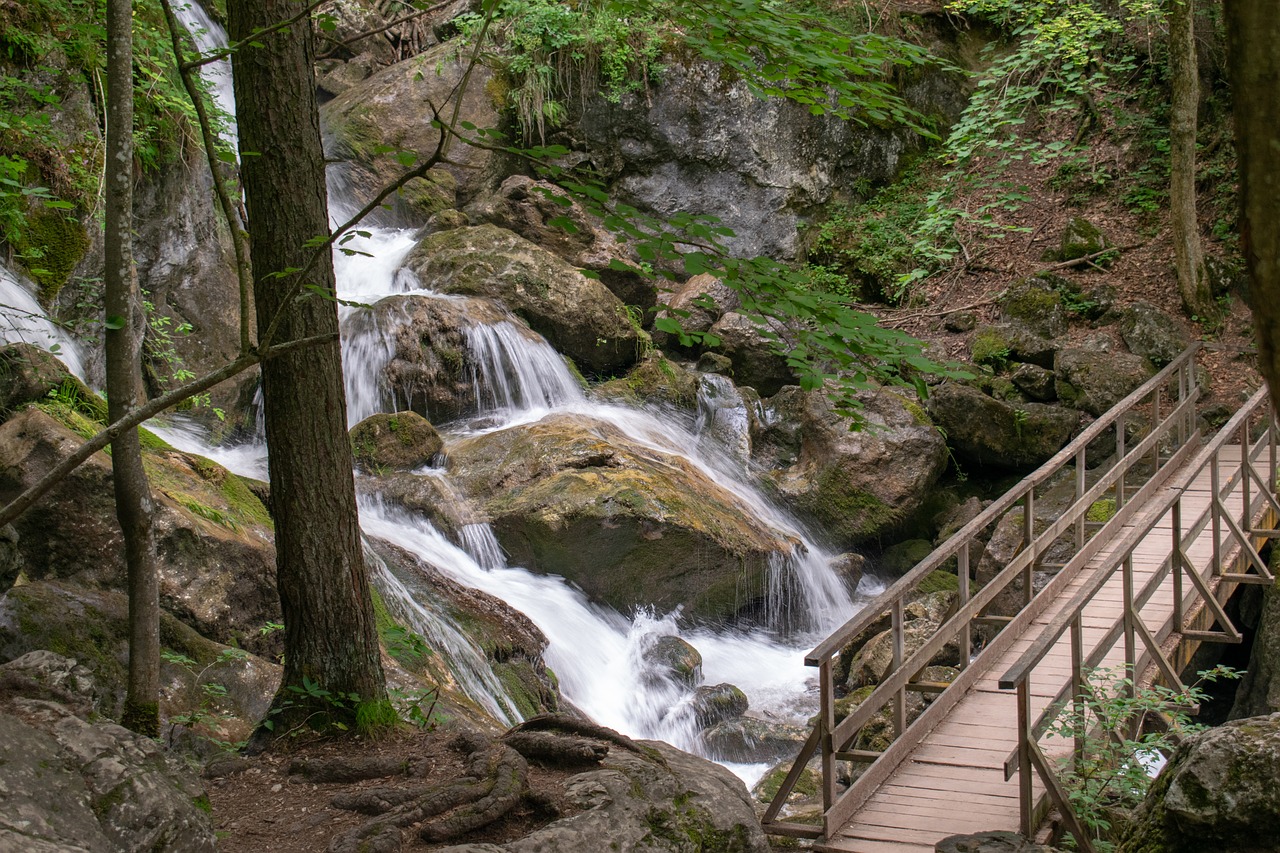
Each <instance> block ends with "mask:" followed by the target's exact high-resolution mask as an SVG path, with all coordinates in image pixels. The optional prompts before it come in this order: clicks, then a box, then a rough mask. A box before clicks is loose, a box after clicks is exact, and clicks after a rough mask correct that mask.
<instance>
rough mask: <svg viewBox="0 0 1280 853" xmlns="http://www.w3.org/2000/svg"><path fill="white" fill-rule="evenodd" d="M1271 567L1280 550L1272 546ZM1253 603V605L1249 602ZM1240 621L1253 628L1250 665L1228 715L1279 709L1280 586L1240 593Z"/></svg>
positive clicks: (1243, 715) (1278, 558) (1250, 713)
mask: <svg viewBox="0 0 1280 853" xmlns="http://www.w3.org/2000/svg"><path fill="white" fill-rule="evenodd" d="M1271 553H1272V560H1271V566H1272V571H1275V569H1276V568H1277V562H1278V560H1280V551H1277V550H1275V549H1273V550H1272V552H1271ZM1249 605H1253V606H1249ZM1240 610H1241V614H1240V615H1241V622H1243V623H1244V624H1245V626H1246V627H1249V628H1253V629H1254V630H1255V634H1254V639H1253V649H1252V650H1251V651H1250V652H1249V666H1248V669H1246V670H1245V673H1244V677H1243V678H1242V679H1241V680H1240V687H1239V689H1237V690H1236V699H1235V703H1234V704H1233V705H1232V707H1231V717H1232V718H1233V719H1235V718H1239V717H1256V716H1260V715H1263V714H1274V713H1276V712H1277V711H1280V588H1278V587H1276V585H1275V584H1272V585H1271V586H1268V587H1266V588H1264V589H1262V590H1260V591H1254V590H1252V589H1250V590H1246V591H1245V593H1244V595H1242V596H1241V608H1240Z"/></svg>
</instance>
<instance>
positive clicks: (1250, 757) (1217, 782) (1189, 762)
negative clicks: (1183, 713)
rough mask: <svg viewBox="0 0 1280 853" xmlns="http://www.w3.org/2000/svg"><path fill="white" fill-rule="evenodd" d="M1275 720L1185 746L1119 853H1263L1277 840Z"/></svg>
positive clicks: (1278, 723)
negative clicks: (1231, 852) (1225, 852)
mask: <svg viewBox="0 0 1280 853" xmlns="http://www.w3.org/2000/svg"><path fill="white" fill-rule="evenodd" d="M1277 778H1280V714H1271V715H1270V716H1267V717H1250V718H1248V719H1244V720H1235V721H1234V722H1229V723H1226V724H1224V725H1222V726H1219V727H1217V728H1211V729H1207V730H1205V731H1203V732H1200V733H1199V734H1196V735H1194V736H1192V737H1190V738H1188V739H1187V740H1186V741H1185V742H1183V744H1182V745H1181V746H1179V747H1178V749H1177V751H1176V752H1175V753H1174V755H1173V758H1172V759H1171V760H1170V762H1169V764H1168V765H1167V766H1166V767H1165V768H1164V770H1163V771H1161V773H1160V777H1159V778H1158V779H1157V780H1156V782H1155V784H1154V785H1153V786H1152V789H1151V792H1150V793H1149V794H1148V795H1147V799H1146V800H1145V801H1144V802H1143V804H1142V805H1141V806H1140V807H1139V808H1138V811H1137V813H1136V814H1135V815H1134V818H1133V823H1132V827H1131V829H1130V831H1129V832H1128V833H1127V834H1126V836H1125V838H1124V840H1123V841H1122V842H1121V844H1120V846H1119V848H1118V849H1119V851H1120V853H1157V851H1160V853H1221V851H1227V850H1230V851H1233V853H1263V851H1268V850H1274V849H1275V839H1276V838H1277V835H1278V834H1280V798H1278V797H1277V791H1276V784H1275V780H1276V779H1277Z"/></svg>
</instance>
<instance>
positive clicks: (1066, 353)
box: [1054, 347, 1155, 417]
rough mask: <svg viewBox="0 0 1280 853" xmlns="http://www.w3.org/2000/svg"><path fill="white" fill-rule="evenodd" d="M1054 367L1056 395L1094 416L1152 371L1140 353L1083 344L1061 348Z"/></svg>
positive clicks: (1133, 388) (1099, 415) (1126, 394)
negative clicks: (1134, 353) (1107, 350)
mask: <svg viewBox="0 0 1280 853" xmlns="http://www.w3.org/2000/svg"><path fill="white" fill-rule="evenodd" d="M1054 371H1055V372H1056V374H1057V382H1056V389H1057V392H1058V399H1059V400H1061V401H1062V402H1063V404H1064V405H1067V406H1071V407H1072V408H1075V409H1081V410H1083V411H1086V412H1088V413H1089V414H1091V415H1093V416H1094V417H1101V416H1102V415H1103V414H1105V413H1106V411H1107V410H1108V409H1110V408H1111V407H1112V406H1114V405H1115V404H1116V403H1118V402H1120V401H1121V400H1123V399H1124V398H1125V397H1127V396H1129V394H1130V393H1131V392H1133V391H1135V390H1136V389H1137V388H1138V387H1139V386H1140V385H1142V383H1143V382H1146V381H1147V379H1149V378H1150V377H1151V376H1152V375H1153V374H1154V373H1155V370H1154V369H1153V368H1152V366H1151V362H1149V361H1147V360H1146V359H1145V358H1142V357H1141V356H1137V355H1131V354H1129V353H1123V352H1103V351H1101V350H1099V349H1093V348H1086V347H1071V348H1068V349H1064V350H1061V351H1060V352H1059V353H1058V355H1057V358H1056V359H1055V360H1054Z"/></svg>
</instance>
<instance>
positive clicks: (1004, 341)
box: [969, 326, 1010, 369]
mask: <svg viewBox="0 0 1280 853" xmlns="http://www.w3.org/2000/svg"><path fill="white" fill-rule="evenodd" d="M1009 349H1010V341H1009V339H1008V337H1007V336H1006V335H1005V334H1004V333H1003V332H1001V331H1000V330H999V329H997V328H995V327H993V326H985V327H983V328H981V329H979V330H978V331H977V332H976V333H975V334H974V336H973V340H972V341H970V342H969V357H970V358H971V359H972V360H973V363H974V364H985V365H987V366H989V367H993V368H996V369H999V368H1001V367H1004V365H1005V364H1006V363H1007V362H1008V360H1009Z"/></svg>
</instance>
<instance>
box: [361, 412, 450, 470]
mask: <svg viewBox="0 0 1280 853" xmlns="http://www.w3.org/2000/svg"><path fill="white" fill-rule="evenodd" d="M442 447H444V440H443V439H441V438H440V433H438V432H436V428H435V427H433V426H432V425H431V422H430V421H428V420H427V419H426V418H424V417H422V416H421V415H419V414H417V413H415V412H398V413H396V414H386V413H383V414H378V415H372V416H370V417H367V418H365V419H364V420H362V421H361V422H360V423H358V424H356V425H355V426H354V427H352V429H351V449H352V451H353V452H354V454H355V459H356V465H357V466H359V467H360V468H362V469H363V470H365V471H383V470H390V471H411V470H413V469H414V468H421V467H422V466H423V465H427V464H429V463H430V462H431V460H432V459H433V458H434V457H435V455H436V454H437V453H439V452H440V449H441V448H442Z"/></svg>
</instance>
